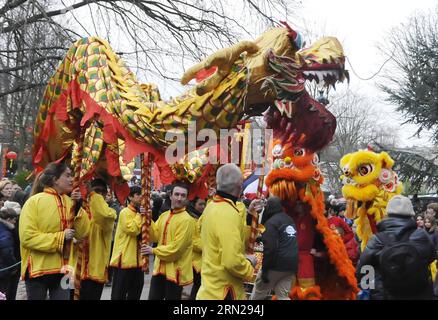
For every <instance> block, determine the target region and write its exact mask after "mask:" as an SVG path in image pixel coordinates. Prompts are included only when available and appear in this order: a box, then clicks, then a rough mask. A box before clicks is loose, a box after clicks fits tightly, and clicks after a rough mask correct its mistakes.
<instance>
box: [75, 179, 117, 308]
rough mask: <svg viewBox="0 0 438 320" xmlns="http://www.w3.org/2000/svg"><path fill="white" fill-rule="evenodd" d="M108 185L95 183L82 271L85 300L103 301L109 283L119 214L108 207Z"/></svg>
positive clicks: (90, 196) (91, 194)
mask: <svg viewBox="0 0 438 320" xmlns="http://www.w3.org/2000/svg"><path fill="white" fill-rule="evenodd" d="M107 193H108V189H107V185H106V183H105V181H103V180H101V179H94V180H93V181H92V182H91V193H90V195H89V206H90V213H91V222H90V234H89V235H88V238H87V239H86V240H85V241H84V242H83V244H82V245H83V250H82V254H83V259H82V261H83V262H82V265H81V267H82V268H81V270H76V272H81V291H80V299H81V300H100V297H101V295H102V290H103V285H104V284H105V283H106V281H107V280H108V262H109V256H110V248H111V239H112V233H113V229H114V221H115V219H116V217H117V215H116V211H115V210H114V209H112V208H110V207H109V206H108V204H107V203H106V201H105V196H106V195H107Z"/></svg>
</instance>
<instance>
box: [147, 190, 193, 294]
mask: <svg viewBox="0 0 438 320" xmlns="http://www.w3.org/2000/svg"><path fill="white" fill-rule="evenodd" d="M187 194H188V188H187V186H185V185H183V184H175V185H174V186H173V187H172V190H171V195H170V201H171V208H172V209H171V210H168V211H166V212H164V213H162V214H161V215H160V217H159V218H158V220H157V222H155V223H152V224H151V239H150V241H151V242H158V244H157V247H156V248H152V247H150V246H148V245H143V246H142V250H141V251H142V254H144V255H148V254H154V255H155V261H154V272H153V276H152V279H151V285H150V289H149V300H163V299H166V300H181V294H182V288H183V286H185V285H188V284H190V283H192V281H193V271H192V239H193V232H194V229H195V221H194V220H193V218H192V217H191V216H190V215H189V214H188V213H187V211H186V208H185V204H186V200H187Z"/></svg>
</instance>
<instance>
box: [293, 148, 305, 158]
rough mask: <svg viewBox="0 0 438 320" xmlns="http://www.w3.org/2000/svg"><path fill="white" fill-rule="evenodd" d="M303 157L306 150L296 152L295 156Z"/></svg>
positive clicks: (299, 149) (296, 150) (298, 149)
mask: <svg viewBox="0 0 438 320" xmlns="http://www.w3.org/2000/svg"><path fill="white" fill-rule="evenodd" d="M303 155H304V149H301V148H297V149H295V150H294V156H296V157H301V156H303Z"/></svg>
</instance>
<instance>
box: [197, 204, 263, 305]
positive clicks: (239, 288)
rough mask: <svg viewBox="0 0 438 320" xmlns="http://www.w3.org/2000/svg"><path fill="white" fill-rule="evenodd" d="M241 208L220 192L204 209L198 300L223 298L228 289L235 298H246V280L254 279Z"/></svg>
mask: <svg viewBox="0 0 438 320" xmlns="http://www.w3.org/2000/svg"><path fill="white" fill-rule="evenodd" d="M239 209H240V210H239ZM242 210H243V209H242V208H241V207H240V205H237V206H236V205H235V204H234V203H233V201H231V200H229V199H226V198H222V197H221V196H219V195H216V196H215V197H214V199H213V201H212V202H211V203H209V204H208V205H207V207H206V208H205V210H204V213H203V214H202V216H203V220H202V225H201V242H202V268H201V277H202V283H201V287H200V288H199V291H198V294H197V296H196V299H198V300H206V299H214V300H223V299H224V298H225V297H226V295H227V293H228V292H230V293H231V295H232V296H233V298H234V299H237V300H243V299H245V291H244V288H243V282H244V280H250V279H251V278H252V276H253V273H254V269H253V267H252V265H251V263H250V262H249V261H248V260H247V259H246V258H245V255H244V254H245V234H246V227H245V223H244V220H243V217H242Z"/></svg>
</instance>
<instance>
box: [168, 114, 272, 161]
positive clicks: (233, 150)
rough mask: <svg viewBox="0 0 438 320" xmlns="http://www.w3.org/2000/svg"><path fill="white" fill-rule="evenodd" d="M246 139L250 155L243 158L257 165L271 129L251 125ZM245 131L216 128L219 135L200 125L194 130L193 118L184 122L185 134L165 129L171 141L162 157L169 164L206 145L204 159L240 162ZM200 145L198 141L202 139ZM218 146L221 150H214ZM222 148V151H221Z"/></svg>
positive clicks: (266, 149) (264, 151) (269, 142)
mask: <svg viewBox="0 0 438 320" xmlns="http://www.w3.org/2000/svg"><path fill="white" fill-rule="evenodd" d="M246 134H247V135H248V136H247V137H248V141H250V149H251V152H250V153H249V154H248V156H250V159H246V161H247V162H248V163H250V162H251V163H254V164H256V165H260V164H262V163H263V161H264V157H265V155H267V152H268V148H269V145H270V144H271V140H272V137H273V133H272V129H263V128H252V129H250V130H248V132H246ZM244 135H245V131H243V130H242V131H239V130H237V129H220V130H219V136H218V135H217V133H216V131H215V130H213V129H208V128H206V129H200V130H199V131H196V122H195V121H191V122H189V123H188V130H187V134H185V133H184V132H183V131H182V130H177V131H172V132H170V131H168V132H167V133H166V136H165V139H166V141H171V142H172V143H171V144H170V145H169V146H168V147H167V149H166V154H165V157H166V161H167V163H168V164H170V165H172V164H175V163H176V162H178V160H180V159H181V158H183V157H184V156H185V155H186V154H190V153H191V152H194V151H196V150H202V149H208V150H209V152H208V162H209V163H211V164H218V163H219V164H225V163H236V164H237V163H240V161H241V154H240V153H241V151H240V150H241V148H240V143H241V142H242V139H243V136H244ZM202 142H203V144H202V145H200V143H202ZM198 145H200V146H199V147H197V146H198ZM218 145H219V146H220V149H221V150H222V152H220V153H219V155H218V152H217V146H218ZM224 151H226V152H224Z"/></svg>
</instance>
